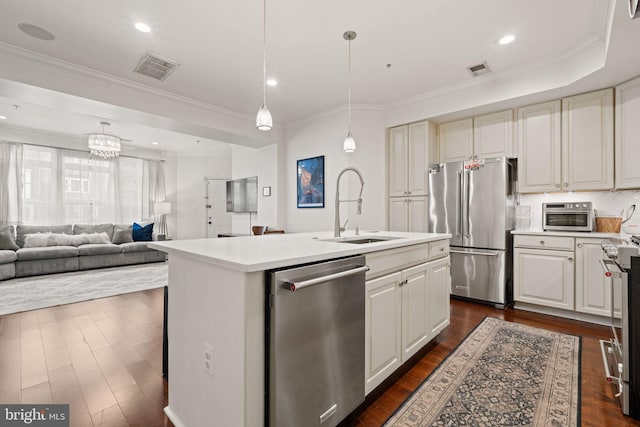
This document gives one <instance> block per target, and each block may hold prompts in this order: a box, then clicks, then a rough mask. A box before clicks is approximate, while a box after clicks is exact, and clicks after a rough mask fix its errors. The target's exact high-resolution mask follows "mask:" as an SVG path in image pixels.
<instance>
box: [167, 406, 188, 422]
mask: <svg viewBox="0 0 640 427" xmlns="http://www.w3.org/2000/svg"><path fill="white" fill-rule="evenodd" d="M164 413H165V414H166V415H167V417H168V418H169V420H170V421H171V422H172V423H173V425H174V426H175V427H187V425H186V424H185V423H183V422H182V421H181V420H180V418H178V416H177V415H176V414H175V413H174V412H173V411H172V410H171V408H170V407H169V405H167V406H165V407H164Z"/></svg>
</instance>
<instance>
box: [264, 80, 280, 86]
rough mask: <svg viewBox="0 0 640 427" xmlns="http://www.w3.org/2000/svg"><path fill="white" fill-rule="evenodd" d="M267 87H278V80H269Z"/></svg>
mask: <svg viewBox="0 0 640 427" xmlns="http://www.w3.org/2000/svg"><path fill="white" fill-rule="evenodd" d="M267 86H278V81H277V80H276V79H267Z"/></svg>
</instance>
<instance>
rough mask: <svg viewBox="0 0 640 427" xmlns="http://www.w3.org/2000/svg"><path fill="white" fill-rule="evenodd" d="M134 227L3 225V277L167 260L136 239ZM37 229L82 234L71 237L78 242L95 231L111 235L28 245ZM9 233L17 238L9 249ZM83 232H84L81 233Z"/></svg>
mask: <svg viewBox="0 0 640 427" xmlns="http://www.w3.org/2000/svg"><path fill="white" fill-rule="evenodd" d="M130 230H131V224H116V225H114V224H100V225H84V224H75V225H72V224H66V225H56V226H36V225H18V226H16V228H15V230H14V228H13V227H12V226H3V227H0V241H4V245H2V246H0V280H6V279H11V278H14V277H26V276H35V275H39V274H49V273H62V272H69V271H78V270H90V269H94V268H104V267H115V266H121V265H130V264H142V263H149V262H162V261H165V259H166V254H165V253H164V252H160V251H156V250H154V249H151V248H148V247H147V243H148V242H141V241H133V237H132V236H131V234H130ZM36 233H55V234H57V235H58V236H59V234H61V233H64V234H65V235H71V236H76V237H80V239H78V238H75V239H72V238H69V240H74V241H76V242H78V241H80V240H82V237H84V236H87V235H92V234H93V236H94V237H95V234H94V233H106V236H107V237H108V239H105V240H104V243H84V244H79V245H77V246H71V245H60V246H42V247H25V246H29V245H25V243H27V242H26V241H27V239H28V238H29V237H28V236H29V235H34V234H36ZM7 234H9V235H11V236H12V237H13V239H14V243H15V245H14V248H13V249H7V247H8V246H9V247H10V246H12V245H11V242H9V243H7V241H6V240H7V239H6V237H7ZM83 234H84V236H80V235H83ZM3 238H4V239H3ZM94 240H95V239H94ZM7 245H8V246H7ZM2 248H4V249H2Z"/></svg>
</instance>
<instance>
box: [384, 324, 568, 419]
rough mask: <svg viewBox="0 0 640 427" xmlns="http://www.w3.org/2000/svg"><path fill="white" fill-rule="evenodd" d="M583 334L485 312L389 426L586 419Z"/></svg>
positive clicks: (403, 406) (397, 412)
mask: <svg viewBox="0 0 640 427" xmlns="http://www.w3.org/2000/svg"><path fill="white" fill-rule="evenodd" d="M579 408H580V337H576V336H572V335H565V334H560V333H556V332H550V331H545V330H542V329H537V328H532V327H530V326H525V325H521V324H518V323H512V322H505V321H503V320H500V319H495V318H492V317H487V318H485V319H484V320H483V321H482V322H481V323H480V324H479V325H478V326H477V327H476V329H475V330H474V331H473V332H471V333H470V334H469V336H467V338H466V339H465V340H464V341H463V342H462V343H461V344H460V345H459V346H458V348H457V349H456V350H455V351H454V352H453V353H452V354H451V355H449V356H448V357H447V359H446V360H445V361H444V362H442V364H440V366H439V367H438V368H437V369H436V370H435V371H434V372H433V373H432V374H431V376H429V378H427V379H426V380H425V382H424V383H423V384H422V385H421V386H420V387H419V388H418V389H417V390H416V391H415V392H414V393H413V394H412V395H411V396H410V397H409V398H408V399H407V400H406V401H405V402H404V403H403V404H402V406H401V407H400V408H399V409H398V410H397V411H396V413H395V414H394V415H392V416H391V418H389V420H387V422H386V424H385V426H578V425H580V413H579Z"/></svg>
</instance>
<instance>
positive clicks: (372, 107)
mask: <svg viewBox="0 0 640 427" xmlns="http://www.w3.org/2000/svg"><path fill="white" fill-rule="evenodd" d="M347 109H348V105H347V104H342V105H338V106H336V107H332V108H329V109H326V110H323V111H320V112H319V113H315V114H312V115H310V116H307V117H303V118H301V119H297V120H294V121H291V122H289V123H286V124H285V126H284V129H291V128H294V127H296V126H300V125H302V124H305V123H308V122H312V121H314V120H318V119H321V118H324V117H328V116H331V115H333V114H337V113H340V112H343V111H347ZM386 110H387V107H386V106H385V105H377V104H355V105H354V104H352V105H351V111H352V112H353V111H382V112H384V111H386Z"/></svg>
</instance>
